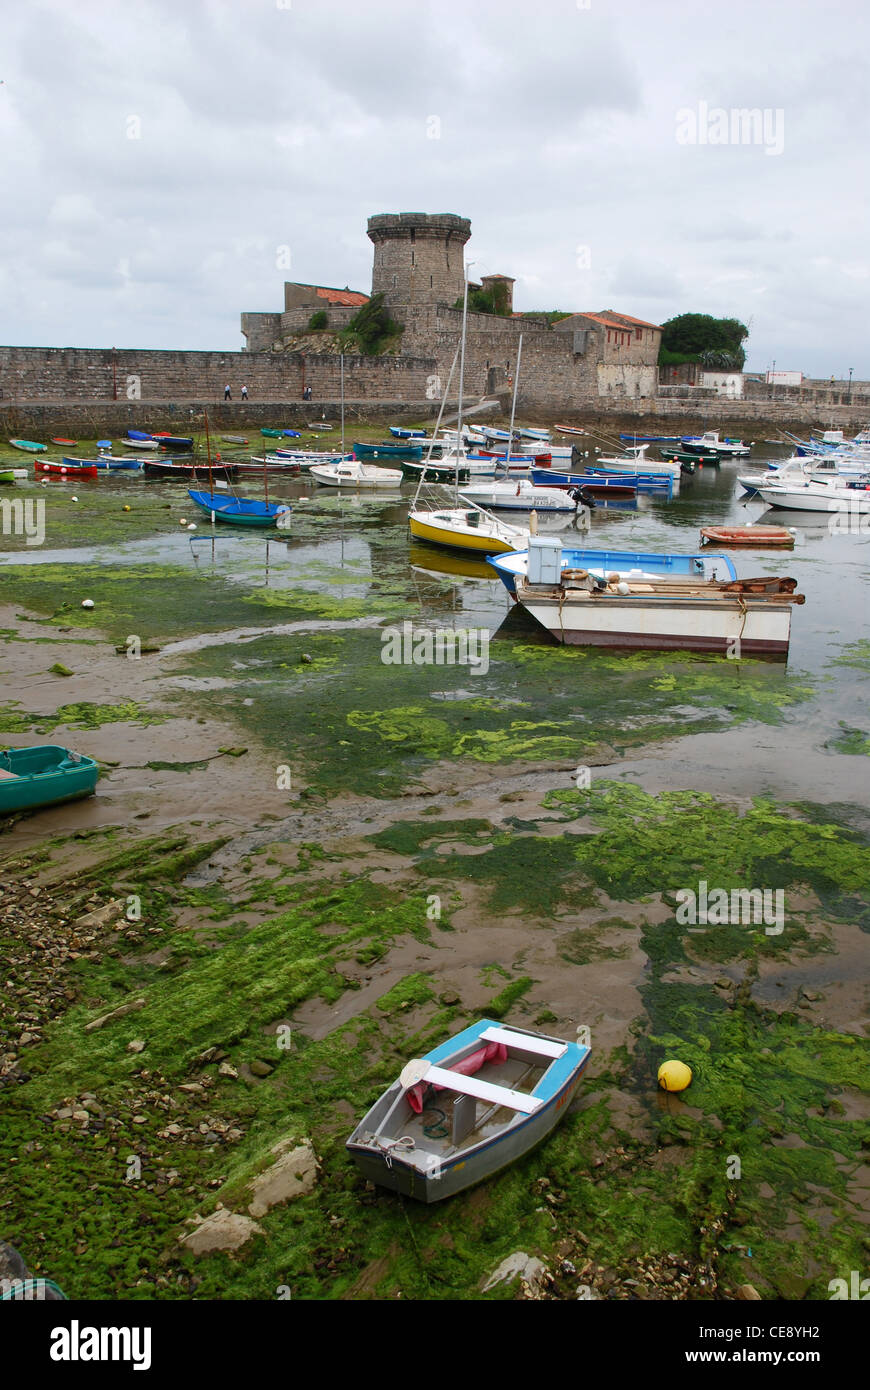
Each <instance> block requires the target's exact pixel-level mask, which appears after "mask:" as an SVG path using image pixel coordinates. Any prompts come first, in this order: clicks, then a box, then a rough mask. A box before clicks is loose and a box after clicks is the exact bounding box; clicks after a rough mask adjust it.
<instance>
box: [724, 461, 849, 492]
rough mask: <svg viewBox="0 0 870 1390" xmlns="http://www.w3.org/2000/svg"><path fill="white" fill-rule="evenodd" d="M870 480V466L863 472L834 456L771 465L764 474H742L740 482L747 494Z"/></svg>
mask: <svg viewBox="0 0 870 1390" xmlns="http://www.w3.org/2000/svg"><path fill="white" fill-rule="evenodd" d="M865 474H867V475H868V477H870V464H868V463H864V465H863V468H862V467H861V466H860V464H859V463H858V462H856V461H855V460H846V459H842V460H841V459H839V458H836V457H834V456H833V455H816V456H810V457H806V456H801V455H797V454H796V455H795V456H794V457H793V458H790V459H786V460H785V461H784V462H783V463H780V464H775V463H771V464H769V465H768V467H767V469H766V470H765V472H763V473H739V474H738V475H737V481H738V483H739V484H740V486H741V487H742V488H745V490H746V491H747V492H758V490H759V488H761V487H771V486H777V487H778V486H780V484H783V485H785V486H787V485H788V484H789V483H799V484H802V483H805V482H811V483H826V482H830V481H833V482H842V483H843V484H844V485H845V484H846V482H847V481H851V480H853V479H856V478H860V477H863V476H864V475H865Z"/></svg>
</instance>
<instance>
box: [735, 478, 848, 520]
mask: <svg viewBox="0 0 870 1390" xmlns="http://www.w3.org/2000/svg"><path fill="white" fill-rule="evenodd" d="M758 495H759V497H760V498H761V499H762V501H763V502H766V503H767V505H768V506H769V507H783V508H785V510H786V511H794V512H831V513H832V514H834V513H842V512H843V511H844V510H848V511H849V512H851V513H859V514H861V515H864V514H865V513H868V512H870V487H847V486H844V485H843V484H842V483H836V482H822V483H817V482H805V483H798V482H793V483H778V484H777V483H775V484H773V485H772V486H769V487H764V486H763V485H762V486H761V487H759V488H758Z"/></svg>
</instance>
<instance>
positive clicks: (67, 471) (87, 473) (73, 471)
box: [33, 462, 98, 478]
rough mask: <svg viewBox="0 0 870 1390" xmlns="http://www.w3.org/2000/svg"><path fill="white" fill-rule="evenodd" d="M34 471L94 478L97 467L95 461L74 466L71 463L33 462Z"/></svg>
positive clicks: (66, 476)
mask: <svg viewBox="0 0 870 1390" xmlns="http://www.w3.org/2000/svg"><path fill="white" fill-rule="evenodd" d="M33 468H34V472H36V473H57V474H59V475H60V476H61V477H64V478H96V477H97V473H98V469H97V465H96V464H95V463H82V464H79V465H78V466H76V465H75V464H71V463H44V462H43V463H35V464H34V465H33Z"/></svg>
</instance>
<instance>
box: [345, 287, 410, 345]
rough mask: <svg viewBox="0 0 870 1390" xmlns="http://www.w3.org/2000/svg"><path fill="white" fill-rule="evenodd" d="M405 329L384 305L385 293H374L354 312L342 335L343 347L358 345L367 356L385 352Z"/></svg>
mask: <svg viewBox="0 0 870 1390" xmlns="http://www.w3.org/2000/svg"><path fill="white" fill-rule="evenodd" d="M403 331H404V329H403V325H402V324H400V323H397V322H396V320H395V319H394V318H393V317H392V315H391V314H390V311H389V309H387V308H386V307H385V306H384V296H383V294H382V293H381V294H373V295H372V297H371V299H370V300H369V301H368V303H367V304H364V305H363V306H362V308H361V309H359V310H358V311H357V313H355V314H354V316H353V318H352V319H351V321H350V323H349V324H348V325H347V328H346V329H345V330H344V332H343V333H342V335H341V345H342V347H343V348H348V347H351V348H352V347H356V348H358V350H359V351H360V352H361V353H364V354H365V355H366V356H367V357H373V356H375V355H376V354H378V353H381V352H385V351H386V350H387V348H389V347H391V346H392V345H393V343H394V341H395V339H396V338H398V337H399V335H400V334H401V333H402V332H403Z"/></svg>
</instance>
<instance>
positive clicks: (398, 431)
mask: <svg viewBox="0 0 870 1390" xmlns="http://www.w3.org/2000/svg"><path fill="white" fill-rule="evenodd" d="M390 434H391V435H392V436H393V438H394V439H425V438H426V431H425V430H406V429H405V428H404V427H403V426H402V425H390Z"/></svg>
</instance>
